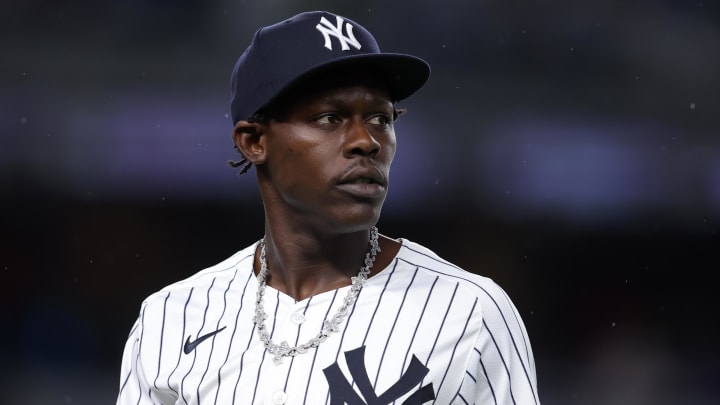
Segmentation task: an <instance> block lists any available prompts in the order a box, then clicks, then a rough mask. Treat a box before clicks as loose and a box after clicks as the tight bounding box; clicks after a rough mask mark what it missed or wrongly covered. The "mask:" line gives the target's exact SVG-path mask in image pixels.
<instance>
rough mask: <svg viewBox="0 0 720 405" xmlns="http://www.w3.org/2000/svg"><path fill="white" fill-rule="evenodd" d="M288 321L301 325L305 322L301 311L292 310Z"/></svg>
mask: <svg viewBox="0 0 720 405" xmlns="http://www.w3.org/2000/svg"><path fill="white" fill-rule="evenodd" d="M290 322H292V323H294V324H295V325H301V324H302V323H303V322H305V315H303V314H302V312H299V311H296V312H293V314H292V315H291V316H290Z"/></svg>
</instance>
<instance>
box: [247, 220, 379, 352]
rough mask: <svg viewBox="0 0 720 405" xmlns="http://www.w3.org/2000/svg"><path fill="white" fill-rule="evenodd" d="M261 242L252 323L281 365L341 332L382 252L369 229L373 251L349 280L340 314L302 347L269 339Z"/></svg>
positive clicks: (376, 238)
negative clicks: (348, 287) (351, 307)
mask: <svg viewBox="0 0 720 405" xmlns="http://www.w3.org/2000/svg"><path fill="white" fill-rule="evenodd" d="M259 243H260V272H259V273H258V275H257V280H258V283H259V284H260V285H259V286H258V289H257V296H256V300H255V317H254V318H253V322H254V323H255V325H256V326H257V328H258V334H259V336H260V340H261V341H262V342H263V344H264V345H265V349H267V351H268V352H270V354H272V355H273V356H274V357H273V362H275V364H278V365H279V364H282V361H283V358H284V357H294V356H297V355H298V354H303V353H305V352H307V351H308V350H309V349H312V348H315V347H318V346H319V345H320V343H322V342H324V341H325V340H326V339H327V338H328V336H329V335H330V334H331V333H333V332H337V331H339V330H340V323H342V320H343V318H345V315H347V311H348V308H349V307H350V306H352V305H353V304H354V303H355V299H356V298H357V295H358V293H360V289H361V288H362V287H363V284H365V281H366V280H367V277H368V275H369V274H370V269H372V266H373V263H375V257H376V256H377V254H378V253H379V252H380V246H379V245H378V230H377V228H376V227H374V226H373V227H372V228H370V241H369V244H370V251H369V252H367V253H366V254H365V265H364V266H363V267H362V268H360V272H359V273H358V275H357V276H356V277H351V278H350V281H351V282H352V286H351V287H350V291H348V293H347V296H346V297H345V299H344V300H343V304H342V306H341V307H340V308H338V310H337V312H336V313H335V315H333V316H332V317H331V318H330V320H328V319H325V321H324V322H323V327H322V329H320V333H318V334H317V336H315V337H314V338H312V339H310V340H308V341H307V342H305V343H303V344H301V345H298V346H292V347H291V346H290V345H289V344H288V342H286V341H283V342H282V343H280V344H276V343H273V342H272V341H271V340H270V334H269V333H268V331H267V327H266V326H265V319H267V314H266V313H265V307H264V306H263V295H264V294H265V286H266V285H267V283H266V282H265V277H266V276H267V272H268V265H267V260H266V258H265V238H263V239H260V242H259Z"/></svg>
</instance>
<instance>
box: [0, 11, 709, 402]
mask: <svg viewBox="0 0 720 405" xmlns="http://www.w3.org/2000/svg"><path fill="white" fill-rule="evenodd" d="M313 9H328V10H330V11H334V12H337V13H339V14H343V15H346V16H347V17H349V18H352V19H354V20H356V21H358V22H360V23H361V24H363V25H365V26H366V27H368V28H369V29H370V30H371V31H372V32H373V33H374V34H375V35H376V36H377V38H378V39H379V41H380V44H381V46H382V47H383V49H384V50H387V51H400V52H407V53H411V54H414V55H417V56H421V57H423V58H425V59H426V60H428V61H429V62H430V64H431V65H432V67H433V73H432V76H431V79H430V82H429V83H428V85H427V86H426V87H425V88H424V89H422V90H421V91H420V92H419V93H418V94H417V95H416V96H415V97H414V98H412V99H410V100H408V101H407V102H404V103H403V104H402V105H403V106H404V107H406V108H408V110H409V112H408V114H407V115H406V116H404V117H403V118H402V119H401V120H400V121H399V122H398V124H397V128H396V131H397V134H398V142H399V150H398V156H397V159H396V163H395V166H394V169H393V173H392V185H391V188H390V195H389V197H388V201H387V203H386V206H385V210H384V214H383V215H384V216H383V218H382V219H381V222H380V229H381V231H382V232H383V233H385V234H388V235H390V236H395V237H405V238H408V239H412V240H416V241H419V242H422V243H424V244H426V245H428V246H430V247H432V248H434V250H435V251H436V252H438V253H440V254H441V255H443V256H445V257H446V258H448V259H450V260H452V261H454V262H456V263H457V264H459V265H461V266H463V267H465V268H467V269H468V270H470V271H473V272H477V273H481V274H484V275H487V276H490V277H492V278H494V279H495V280H496V281H498V282H499V283H500V284H501V285H502V286H504V287H505V289H506V290H507V291H508V292H509V294H510V295H511V296H512V297H513V299H514V301H515V303H516V305H517V306H518V308H519V310H520V312H521V313H522V315H523V317H524V319H525V322H526V324H527V327H528V331H529V333H530V336H531V340H532V342H533V347H534V350H535V355H536V363H537V369H538V381H539V390H540V396H541V400H542V401H543V403H544V404H563V405H564V404H602V405H608V404H614V405H642V404H652V405H664V404H683V405H696V404H697V405H700V404H703V405H704V404H716V403H717V401H718V398H720V366H719V365H718V363H719V361H720V349H719V348H718V342H720V339H719V338H720V333H718V332H719V328H718V313H719V311H718V310H719V309H720V305H718V303H717V300H718V298H717V297H718V294H717V287H716V282H715V280H716V275H715V273H716V272H717V271H718V270H720V259H719V257H718V256H719V255H720V236H719V235H718V230H719V227H720V114H718V112H719V111H720V96H719V95H720V6H718V4H717V3H715V2H703V1H697V0H693V1H668V0H665V1H650V0H640V1H634V2H619V1H600V0H592V1H587V2H571V1H541V2H533V1H517V2H507V1H496V0H490V1H472V2H471V1H459V0H446V1H442V2H415V1H409V0H399V1H393V2H382V1H356V2H332V1H280V0H269V1H249V0H246V1H242V0H238V1H228V0H213V1H204V2H203V1H193V0H179V1H169V0H146V1H140V0H126V1H102V2H95V1H89V0H85V1H76V2H72V1H59V2H57V1H55V2H53V1H42V0H24V1H19V0H9V1H5V2H3V5H2V6H1V7H0V10H2V13H0V33H2V34H1V35H0V49H1V50H2V62H1V63H0V187H1V190H2V200H1V201H2V202H1V204H2V205H1V206H0V208H1V210H0V221H1V222H0V230H1V232H0V235H1V236H0V274H1V275H2V279H3V285H5V287H4V288H3V293H2V294H0V322H1V323H0V324H1V325H2V333H1V334H0V345H1V346H0V347H2V348H3V349H4V353H3V356H2V361H0V392H1V393H2V400H0V402H2V403H3V404H110V403H114V400H115V395H116V392H117V388H118V385H119V362H120V355H121V351H122V347H123V345H124V342H125V338H126V336H127V333H128V332H129V329H130V327H131V325H132V323H133V322H134V320H135V317H136V316H137V313H138V310H139V306H140V302H141V301H142V299H143V298H144V297H145V296H146V295H148V294H150V293H151V292H153V291H155V290H157V289H159V288H161V287H163V286H164V285H166V284H168V283H170V282H172V281H175V280H177V279H180V278H184V277H186V276H188V275H190V274H192V273H194V272H196V271H198V270H200V269H201V268H203V267H206V266H209V265H211V264H214V263H216V262H218V261H219V260H221V259H223V258H225V257H227V256H229V255H230V254H231V253H233V252H234V251H236V250H237V249H239V248H241V247H243V246H245V245H247V244H249V243H251V242H253V241H255V240H256V239H258V238H259V237H260V236H261V233H262V206H261V204H260V201H259V196H258V193H257V190H256V188H255V181H254V179H253V175H252V174H251V175H250V176H243V177H237V176H236V175H235V173H236V170H233V169H230V168H228V167H227V166H226V165H225V161H226V160H228V159H233V158H235V157H236V155H235V152H234V150H233V148H232V143H231V139H230V133H231V123H230V119H229V118H228V100H229V75H230V70H231V68H232V65H233V64H234V62H235V60H236V58H237V57H238V56H239V55H240V53H241V52H242V50H243V49H244V48H245V46H246V45H247V44H248V42H249V40H250V38H251V36H252V34H253V33H254V31H255V30H256V29H257V28H258V27H260V26H262V25H266V24H269V23H272V22H275V21H279V20H281V19H283V18H286V17H289V16H291V15H294V14H296V13H297V12H300V11H305V10H313ZM251 173H252V172H251Z"/></svg>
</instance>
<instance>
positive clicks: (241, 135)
mask: <svg viewBox="0 0 720 405" xmlns="http://www.w3.org/2000/svg"><path fill="white" fill-rule="evenodd" d="M264 129H265V127H264V126H263V124H260V123H257V122H248V121H239V122H238V123H237V124H236V125H235V128H234V129H233V134H232V137H233V142H234V143H235V148H237V150H238V152H240V153H241V154H242V155H243V157H244V158H245V159H247V161H248V162H250V163H252V164H254V165H256V166H257V165H258V164H262V163H263V162H265V142H266V138H265V136H264Z"/></svg>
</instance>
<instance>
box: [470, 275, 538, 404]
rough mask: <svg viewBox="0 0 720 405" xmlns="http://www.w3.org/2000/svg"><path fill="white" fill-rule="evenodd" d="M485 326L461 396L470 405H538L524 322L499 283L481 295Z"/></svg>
mask: <svg viewBox="0 0 720 405" xmlns="http://www.w3.org/2000/svg"><path fill="white" fill-rule="evenodd" d="M480 302H481V310H482V314H483V315H482V327H481V328H480V333H479V334H478V337H477V340H476V343H475V348H474V350H473V351H472V353H471V355H470V360H469V362H468V367H467V371H466V373H465V378H464V380H463V383H462V386H461V388H460V392H459V393H458V397H459V399H461V400H462V401H464V402H462V401H461V402H459V403H469V404H473V403H474V404H497V405H515V404H523V405H526V404H530V405H533V404H534V405H539V404H540V400H539V397H538V391H537V380H536V375H535V360H534V357H533V353H532V348H531V347H530V341H529V339H528V334H527V331H526V329H525V325H524V323H523V321H522V319H521V317H520V314H519V313H518V311H517V309H516V307H515V305H514V304H513V303H512V301H511V300H510V298H509V297H508V296H507V294H506V293H505V291H503V290H502V289H501V288H500V287H499V286H497V285H492V286H490V287H488V288H485V289H484V292H483V294H481V296H480Z"/></svg>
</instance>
